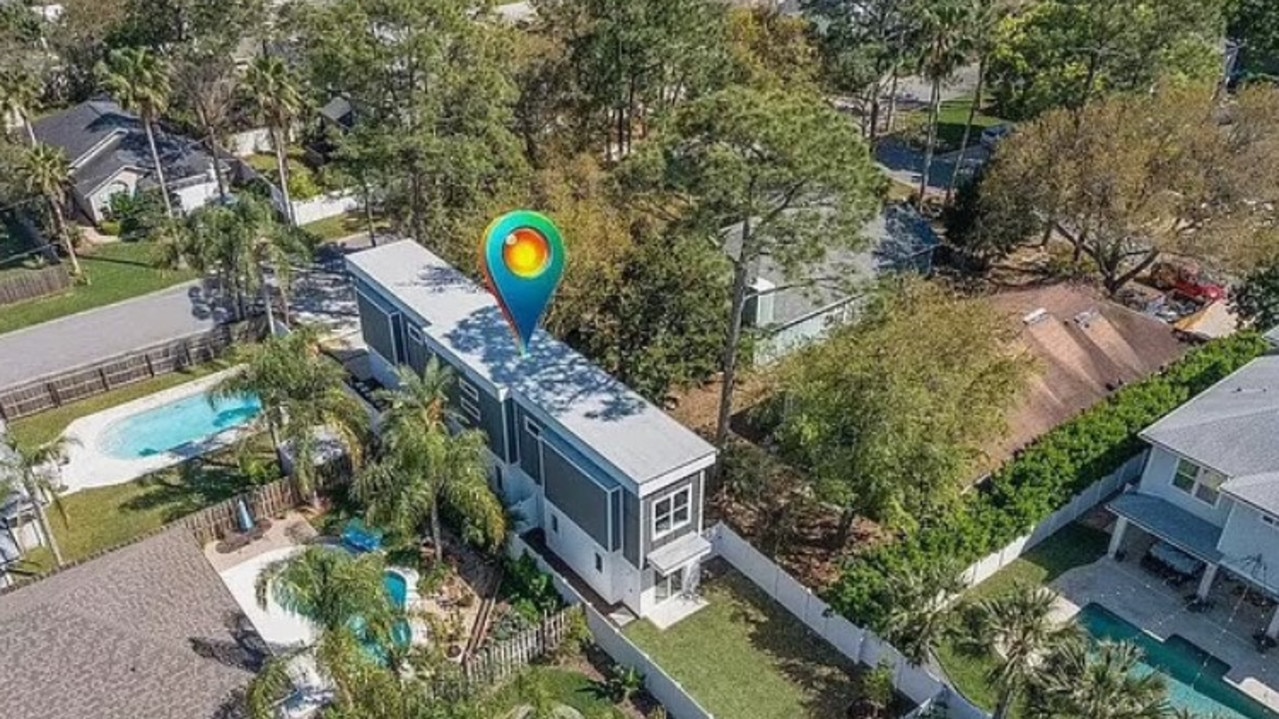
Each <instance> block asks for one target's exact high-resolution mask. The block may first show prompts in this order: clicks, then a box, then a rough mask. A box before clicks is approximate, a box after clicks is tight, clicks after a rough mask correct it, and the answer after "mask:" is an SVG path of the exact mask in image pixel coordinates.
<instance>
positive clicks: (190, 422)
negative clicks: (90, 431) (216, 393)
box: [98, 394, 262, 459]
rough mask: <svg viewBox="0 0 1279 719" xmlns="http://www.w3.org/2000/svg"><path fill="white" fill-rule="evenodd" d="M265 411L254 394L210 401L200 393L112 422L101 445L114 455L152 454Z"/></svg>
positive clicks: (220, 430)
mask: <svg viewBox="0 0 1279 719" xmlns="http://www.w3.org/2000/svg"><path fill="white" fill-rule="evenodd" d="M261 413H262V403H261V402H260V401H258V398H257V397H254V396H252V395H245V396H243V397H231V398H227V399H218V400H214V401H213V402H210V401H209V395H207V394H197V395H195V396H193V397H187V398H185V399H180V400H177V401H176V402H169V403H168V404H162V405H160V406H159V407H153V408H152V409H149V410H146V411H145V412H139V413H138V414H135V415H133V416H132V417H127V418H125V419H122V420H120V421H119V422H116V423H115V424H112V425H111V426H109V427H107V430H106V431H105V432H103V434H102V437H101V438H100V439H99V440H98V444H99V447H100V448H101V449H102V451H103V452H105V453H106V454H108V455H110V456H112V457H119V458H120V459H137V458H139V457H150V456H152V455H155V454H162V453H164V452H170V451H172V450H175V449H177V448H179V447H182V446H183V445H187V444H191V443H193V442H200V441H203V440H205V439H208V438H209V437H212V436H214V435H216V434H219V433H221V432H225V431H226V430H228V429H233V428H235V427H240V426H243V425H246V424H248V423H249V422H252V421H253V419H254V418H255V417H257V416H258V415H259V414H261Z"/></svg>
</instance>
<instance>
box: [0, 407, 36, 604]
mask: <svg viewBox="0 0 1279 719" xmlns="http://www.w3.org/2000/svg"><path fill="white" fill-rule="evenodd" d="M3 432H4V423H3V422H0V434H3ZM12 452H13V450H11V449H9V447H8V446H6V445H4V444H0V588H4V587H7V586H9V585H10V584H12V583H13V578H12V577H11V576H10V575H9V571H8V569H9V567H10V566H12V565H13V564H16V563H17V562H19V561H21V559H22V555H23V554H25V553H26V552H27V551H29V550H32V549H35V548H36V547H40V546H43V545H44V544H45V541H44V533H43V532H41V531H40V523H39V522H38V521H37V520H36V508H35V507H34V506H33V505H32V503H31V498H30V495H29V494H28V493H27V491H26V488H25V487H23V486H22V485H21V484H20V483H19V482H17V481H16V480H17V478H16V477H9V476H7V473H8V472H9V469H8V468H7V465H8V464H9V460H10V455H11V454H12Z"/></svg>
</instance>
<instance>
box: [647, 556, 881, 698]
mask: <svg viewBox="0 0 1279 719" xmlns="http://www.w3.org/2000/svg"><path fill="white" fill-rule="evenodd" d="M711 567H715V568H716V569H713V570H712V569H711V568H708V569H707V572H706V574H707V577H708V578H707V579H706V580H705V581H704V582H703V584H702V594H703V596H704V597H705V598H706V599H707V600H709V602H710V606H708V607H706V608H704V609H702V610H700V611H698V612H697V613H696V614H693V615H692V616H690V617H687V618H685V619H684V620H682V621H680V622H679V623H677V624H675V625H674V626H673V627H670V628H669V629H667V630H666V631H659V630H658V629H657V628H656V627H654V626H653V625H652V624H651V623H650V622H648V621H637V622H633V623H632V624H630V625H629V626H627V627H626V629H625V632H626V635H627V636H629V637H630V638H631V640H632V641H634V642H635V643H636V644H637V645H639V646H640V648H642V649H643V650H644V651H645V652H647V653H648V654H649V655H650V656H651V657H652V658H653V659H654V661H656V662H657V663H658V664H660V665H661V667H662V668H663V669H664V670H665V671H666V672H667V673H669V674H670V675H671V676H672V677H674V678H675V679H676V680H677V681H679V682H680V683H681V684H682V685H683V686H684V687H685V688H686V689H688V691H689V692H690V693H691V694H692V695H693V696H694V697H695V698H696V699H697V701H698V702H699V703H700V704H701V705H702V706H703V707H704V708H705V709H706V710H707V711H709V712H711V713H712V714H714V715H715V716H717V717H751V719H802V718H804V717H811V718H812V719H818V718H821V719H828V718H829V717H836V716H843V715H844V712H845V711H846V709H847V707H848V706H849V704H851V703H852V702H853V701H854V700H855V699H856V698H857V691H856V686H857V682H856V680H855V679H854V678H853V676H854V667H853V665H852V663H851V662H849V661H847V660H846V659H845V658H844V657H843V656H842V655H840V654H839V653H838V652H836V651H835V649H834V648H833V647H831V646H830V645H828V644H826V643H825V642H824V641H823V640H822V639H821V638H819V637H818V636H817V635H815V634H813V633H812V632H811V631H809V630H808V628H807V627H805V626H804V625H803V623H801V622H800V621H799V620H798V619H796V618H795V617H793V616H792V615H791V614H790V613H788V612H787V611H786V610H785V608H783V607H782V606H781V605H780V604H778V603H777V602H775V601H773V600H772V599H770V598H769V597H768V595H767V594H765V593H764V592H763V591H762V590H760V589H759V588H758V587H756V586H755V585H754V584H752V583H751V581H750V580H749V579H747V578H746V577H745V576H743V575H742V574H741V573H739V572H737V571H736V570H732V569H727V568H725V565H723V564H722V563H721V562H715V563H714V564H712V565H711ZM712 574H713V575H714V576H713V578H712V577H711V575H712Z"/></svg>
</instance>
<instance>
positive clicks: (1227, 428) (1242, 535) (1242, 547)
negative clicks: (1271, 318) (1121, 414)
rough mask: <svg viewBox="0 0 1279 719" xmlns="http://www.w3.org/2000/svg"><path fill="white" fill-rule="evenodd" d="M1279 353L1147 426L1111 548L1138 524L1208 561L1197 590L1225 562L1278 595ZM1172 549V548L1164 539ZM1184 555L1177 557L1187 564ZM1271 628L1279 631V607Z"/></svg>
mask: <svg viewBox="0 0 1279 719" xmlns="http://www.w3.org/2000/svg"><path fill="white" fill-rule="evenodd" d="M1276 437H1279V356H1275V355H1267V356H1264V357H1260V358H1258V359H1255V360H1253V361H1252V362H1250V363H1248V364H1247V365H1245V366H1244V367H1242V368H1241V369H1239V370H1238V371H1237V372H1235V373H1234V374H1232V375H1230V376H1229V377H1227V378H1226V379H1224V380H1222V381H1221V382H1218V383H1217V384H1215V385H1213V386H1212V387H1210V388H1209V389H1207V390H1205V391H1204V392H1203V393H1202V394H1200V395H1199V396H1197V397H1195V398H1193V399H1191V400H1190V401H1189V402H1186V403H1185V404H1183V405H1182V406H1180V407H1178V408H1177V409H1176V410H1173V412H1171V413H1170V414H1168V415H1167V416H1165V417H1164V418H1163V419H1161V420H1159V421H1158V422H1155V423H1154V424H1152V425H1150V426H1149V427H1147V428H1146V429H1145V430H1143V431H1142V432H1141V438H1142V439H1144V440H1145V441H1146V443H1147V444H1149V445H1150V453H1149V456H1148V457H1147V459H1146V466H1145V469H1144V471H1143V472H1142V475H1141V482H1140V484H1138V486H1137V488H1136V491H1133V492H1128V493H1125V494H1121V495H1120V496H1118V497H1116V498H1115V499H1114V500H1112V501H1111V502H1110V504H1109V505H1108V507H1109V509H1110V511H1111V512H1113V513H1114V514H1115V515H1117V517H1118V521H1117V523H1116V525H1115V529H1114V533H1113V535H1112V537H1111V543H1110V554H1111V556H1115V555H1116V553H1117V552H1118V551H1119V550H1120V549H1121V548H1123V547H1124V540H1125V535H1126V533H1127V532H1128V530H1129V529H1130V528H1131V527H1137V528H1139V529H1140V530H1141V531H1143V532H1145V533H1146V534H1148V535H1153V536H1154V537H1155V538H1157V539H1158V540H1161V541H1162V542H1163V543H1164V544H1165V545H1171V547H1173V548H1175V549H1176V550H1177V551H1178V552H1180V553H1181V555H1189V556H1190V557H1193V558H1194V559H1195V560H1198V562H1201V563H1202V569H1203V573H1202V575H1201V576H1200V580H1199V587H1198V591H1197V595H1198V596H1199V597H1200V598H1206V597H1207V596H1208V593H1209V591H1211V589H1212V585H1213V582H1214V581H1215V580H1216V578H1217V577H1218V575H1219V574H1220V573H1221V572H1223V571H1224V572H1226V573H1228V574H1229V575H1231V576H1232V577H1234V578H1236V579H1238V580H1242V581H1243V582H1245V583H1246V584H1248V585H1251V586H1252V587H1255V588H1256V589H1257V590H1259V591H1260V593H1261V594H1262V595H1263V596H1269V597H1274V596H1279V442H1276V441H1275V438H1276ZM1162 555H1163V556H1164V557H1165V558H1166V557H1167V556H1168V550H1167V549H1166V548H1163V549H1162ZM1181 555H1174V556H1176V557H1177V559H1176V560H1174V561H1175V562H1178V563H1180V564H1188V563H1187V562H1186V561H1185V559H1184V557H1183V556H1181ZM1265 631H1266V634H1267V635H1269V636H1270V637H1272V638H1275V637H1279V611H1276V612H1275V614H1273V615H1272V618H1271V620H1270V622H1269V626H1268V627H1267V628H1266V630H1265Z"/></svg>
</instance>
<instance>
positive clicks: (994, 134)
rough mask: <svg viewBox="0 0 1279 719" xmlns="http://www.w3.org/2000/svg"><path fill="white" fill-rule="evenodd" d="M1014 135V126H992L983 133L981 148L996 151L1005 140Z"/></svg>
mask: <svg viewBox="0 0 1279 719" xmlns="http://www.w3.org/2000/svg"><path fill="white" fill-rule="evenodd" d="M1012 133H1013V126H1012V125H991V126H990V127H988V128H986V129H985V130H982V131H981V146H982V147H984V148H986V149H987V150H992V151H993V150H994V149H995V148H996V147H998V146H999V143H1001V142H1003V141H1004V139H1005V138H1007V137H1008V136H1009V135H1011V134H1012Z"/></svg>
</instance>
